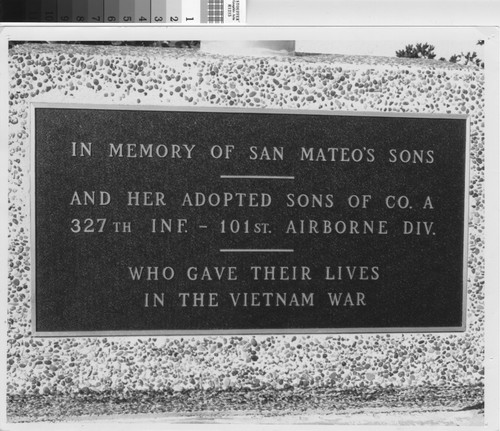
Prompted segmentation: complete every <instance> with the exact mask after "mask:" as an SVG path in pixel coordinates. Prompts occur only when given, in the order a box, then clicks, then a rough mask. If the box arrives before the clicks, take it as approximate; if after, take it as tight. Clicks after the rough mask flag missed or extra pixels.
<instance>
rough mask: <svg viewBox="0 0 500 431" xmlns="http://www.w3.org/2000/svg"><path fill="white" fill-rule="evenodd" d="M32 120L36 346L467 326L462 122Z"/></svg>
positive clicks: (306, 114) (304, 117)
mask: <svg viewBox="0 0 500 431" xmlns="http://www.w3.org/2000/svg"><path fill="white" fill-rule="evenodd" d="M33 118H34V121H33V136H34V139H33V148H32V151H33V153H32V154H33V157H32V162H33V166H32V198H33V201H32V230H33V235H34V243H33V248H32V253H33V266H32V271H33V281H34V285H35V291H34V293H33V295H32V297H33V305H34V307H33V309H34V316H33V325H34V332H35V333H36V334H37V335H85V334H95V335H104V334H198V333H200V334H207V333H264V332H273V333H283V332H398V331H404V332H409V331H460V330H464V329H465V275H464V274H465V271H466V266H467V265H466V255H467V250H466V240H465V238H467V235H466V229H467V213H466V208H467V198H466V197H467V192H468V143H467V134H468V122H467V119H466V117H465V116H463V117H462V116H451V115H450V116H444V115H426V116H424V115H422V116H416V115H402V114H399V115H392V114H387V115H383V114H376V113H366V114H353V113H349V114H347V113H345V114H339V113H334V112H327V111H306V110H304V111H287V110H283V111H276V110H274V111H273V110H265V109H264V110H257V109H254V110H250V109H246V110H243V109H211V108H198V109H195V108H169V109H165V108H161V109H160V108H151V107H144V108H142V109H137V108H134V109H132V108H130V107H128V108H127V107H115V106H111V107H110V106H90V107H89V106H83V105H82V106H73V105H72V106H65V105H43V104H39V105H35V106H34V107H33Z"/></svg>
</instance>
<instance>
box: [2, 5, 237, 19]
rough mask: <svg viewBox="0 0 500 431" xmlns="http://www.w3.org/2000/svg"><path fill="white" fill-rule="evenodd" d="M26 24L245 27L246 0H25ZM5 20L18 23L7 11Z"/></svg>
mask: <svg viewBox="0 0 500 431" xmlns="http://www.w3.org/2000/svg"><path fill="white" fill-rule="evenodd" d="M23 16H24V21H27V22H54V23H57V22H60V23H77V24H78V23H94V24H95V23H103V24H131V23H139V24H148V23H152V24H163V25H172V24H175V25H193V24H194V25H199V24H219V25H220V24H244V23H245V22H246V0H25V1H24V14H23ZM2 20H3V21H17V20H18V19H17V18H16V17H15V16H14V15H13V16H9V11H8V10H7V11H5V16H3V17H2Z"/></svg>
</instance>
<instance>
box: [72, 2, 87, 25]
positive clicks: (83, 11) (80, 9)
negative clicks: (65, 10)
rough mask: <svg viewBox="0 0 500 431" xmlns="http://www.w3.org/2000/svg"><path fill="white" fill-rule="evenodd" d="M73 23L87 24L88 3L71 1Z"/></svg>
mask: <svg viewBox="0 0 500 431" xmlns="http://www.w3.org/2000/svg"><path fill="white" fill-rule="evenodd" d="M72 11H73V22H77V23H78V22H87V21H88V20H89V9H88V2H86V1H82V0H73V5H72Z"/></svg>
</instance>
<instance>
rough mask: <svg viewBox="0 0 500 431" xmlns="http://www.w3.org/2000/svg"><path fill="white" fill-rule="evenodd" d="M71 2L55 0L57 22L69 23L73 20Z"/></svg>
mask: <svg viewBox="0 0 500 431" xmlns="http://www.w3.org/2000/svg"><path fill="white" fill-rule="evenodd" d="M72 8H73V2H72V0H57V21H58V22H62V23H65V22H71V21H72V19H73V10H72Z"/></svg>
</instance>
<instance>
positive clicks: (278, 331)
mask: <svg viewBox="0 0 500 431" xmlns="http://www.w3.org/2000/svg"><path fill="white" fill-rule="evenodd" d="M36 109H79V110H84V109H87V110H91V109H95V110H97V109H101V110H114V111H163V112H168V111H175V112H220V113H254V114H285V115H286V114H292V115H325V116H327V115H330V116H347V117H381V118H387V117H398V118H421V119H426V118H427V119H457V120H465V121H466V132H465V133H466V136H465V152H466V154H465V175H464V231H463V235H464V244H463V250H464V251H463V254H464V256H463V271H462V273H463V274H462V325H460V326H442V327H439V326H438V327H427V326H422V327H389V328H384V327H382V328H275V329H272V328H260V329H185V330H184V329H175V330H172V329H153V330H149V329H145V330H109V331H107V330H105V331H101V330H98V331H37V330H36V282H35V280H36V235H35V226H36V206H35V204H36V193H35V191H36V184H35V168H36V163H35V145H36V142H35V136H36V135H35V115H36V114H35V111H36ZM29 116H30V118H29V124H30V126H29V130H30V136H29V149H28V154H29V158H30V160H29V165H30V171H29V180H28V181H29V184H30V187H29V194H30V196H29V202H30V205H29V208H28V217H29V220H30V235H29V237H30V266H31V268H30V274H31V280H30V284H31V286H30V291H31V301H30V305H31V324H30V326H31V334H32V336H34V337H38V338H41V337H47V338H50V337H124V336H127V337H151V336H196V335H199V336H207V335H274V334H275V335H285V334H325V335H327V334H346V335H354V334H402V333H443V334H444V333H456V332H465V331H466V330H467V304H468V301H467V275H468V258H469V222H470V220H469V196H470V193H469V192H470V115H466V114H443V113H416V112H381V111H352V112H351V111H329V110H319V109H275V108H238V107H222V106H220V107H219V106H200V105H196V106H189V105H180V106H176V105H168V106H160V105H147V104H145V105H126V104H111V103H102V104H100V103H95V104H94V103H88V104H86V103H78V102H45V101H31V102H30V103H29Z"/></svg>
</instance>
